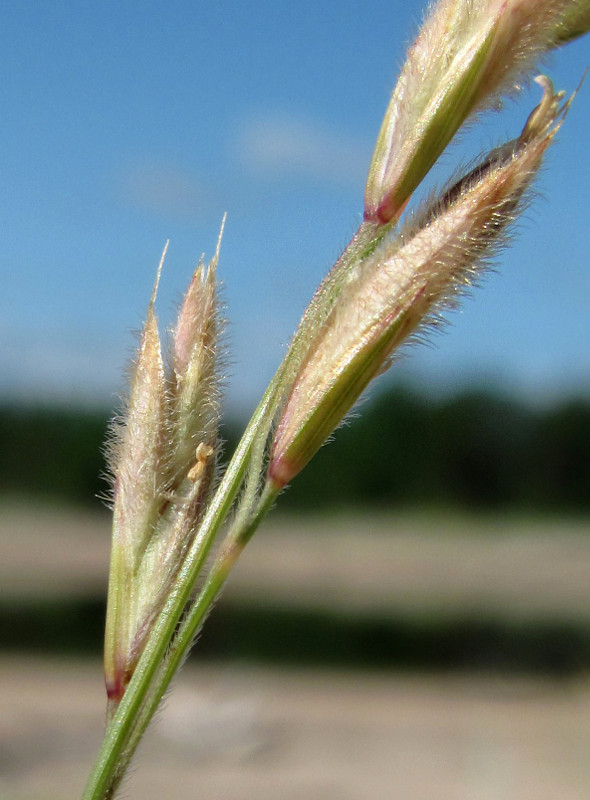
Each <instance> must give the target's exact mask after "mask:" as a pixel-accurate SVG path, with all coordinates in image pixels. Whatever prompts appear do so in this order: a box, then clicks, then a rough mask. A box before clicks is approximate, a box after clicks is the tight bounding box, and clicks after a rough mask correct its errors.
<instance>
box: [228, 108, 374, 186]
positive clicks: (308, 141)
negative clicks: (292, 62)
mask: <svg viewBox="0 0 590 800" xmlns="http://www.w3.org/2000/svg"><path fill="white" fill-rule="evenodd" d="M236 147H237V153H238V157H239V158H240V160H241V161H242V163H243V164H244V166H246V167H247V168H248V169H250V170H253V171H255V172H258V173H260V174H263V175H264V176H265V177H268V176H281V177H282V176H285V175H287V176H294V175H295V176H303V177H306V178H312V179H314V180H320V181H322V182H329V183H332V184H336V185H338V186H351V187H354V188H358V186H359V184H360V185H361V186H362V185H363V183H364V180H365V177H366V173H367V169H368V166H369V160H370V156H371V148H370V144H369V143H367V142H365V141H362V140H361V139H360V138H355V137H353V136H351V135H347V134H346V133H343V132H342V131H338V130H330V129H328V128H327V127H323V126H321V125H319V124H318V123H316V122H314V121H311V120H309V119H304V118H302V117H297V116H293V115H287V114H280V113H275V114H272V113H269V114H265V115H261V116H258V117H252V118H250V119H249V120H247V121H246V122H245V123H244V124H243V125H242V126H241V128H239V129H238V133H237V140H236Z"/></svg>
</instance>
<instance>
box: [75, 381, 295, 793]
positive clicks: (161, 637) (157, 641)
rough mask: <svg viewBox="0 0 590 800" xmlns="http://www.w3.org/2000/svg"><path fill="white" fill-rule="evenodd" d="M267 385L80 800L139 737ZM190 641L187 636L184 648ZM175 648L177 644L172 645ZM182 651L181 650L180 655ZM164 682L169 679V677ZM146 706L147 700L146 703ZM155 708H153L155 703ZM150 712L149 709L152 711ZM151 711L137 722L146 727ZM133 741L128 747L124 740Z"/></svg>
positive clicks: (269, 398) (243, 466)
mask: <svg viewBox="0 0 590 800" xmlns="http://www.w3.org/2000/svg"><path fill="white" fill-rule="evenodd" d="M280 373H281V369H279V371H278V372H277V376H275V379H273V381H272V382H271V384H270V386H269V387H268V389H267V391H266V393H265V395H264V397H263V399H262V401H261V403H260V405H259V406H258V408H257V410H256V411H255V413H254V416H253V417H252V419H251V420H250V423H249V425H248V427H247V428H246V431H245V432H244V435H243V437H242V440H241V442H240V444H239V445H238V448H237V450H236V452H235V454H234V457H233V458H232V460H231V462H230V464H229V466H228V468H227V471H226V473H225V475H224V477H223V480H222V481H221V483H220V485H219V488H218V490H217V492H216V493H215V496H214V498H213V501H212V503H211V505H210V506H209V508H208V510H207V513H206V515H205V517H204V518H203V522H202V524H201V526H200V528H199V531H198V534H197V536H196V538H195V541H194V542H193V544H192V546H191V548H190V550H189V552H188V553H187V556H186V559H185V561H184V563H183V566H182V568H181V569H180V571H179V573H178V576H177V578H176V581H175V584H174V587H173V588H172V590H171V593H170V595H169V598H168V600H167V602H166V605H165V606H164V608H163V610H162V612H161V613H160V615H159V617H158V619H157V620H156V623H155V625H154V629H153V631H152V633H151V634H150V637H149V639H148V642H147V644H146V647H145V650H144V652H143V654H142V656H141V658H140V660H139V662H138V665H137V668H136V669H135V672H134V674H133V677H132V678H131V681H130V682H129V685H128V686H127V689H126V691H125V694H124V695H123V698H122V700H121V702H120V704H119V707H118V708H117V710H116V712H115V713H114V715H113V717H112V720H111V722H110V724H109V726H108V728H107V730H106V733H105V738H104V741H103V744H102V747H101V750H100V753H99V756H98V759H97V761H96V764H95V767H94V770H93V772H92V774H91V776H90V778H89V781H88V784H87V785H86V789H85V791H84V794H83V795H82V800H108V798H111V797H113V796H114V792H115V790H116V788H117V786H118V784H119V782H120V780H121V778H122V777H123V774H124V772H125V769H126V768H127V766H128V764H129V761H130V759H131V756H132V755H133V751H134V749H135V747H136V746H137V743H138V742H139V738H140V736H137V737H136V736H134V728H135V726H136V724H137V722H138V720H139V717H140V715H141V716H145V715H144V714H142V708H143V707H144V705H145V703H146V698H148V696H149V694H150V688H151V685H152V683H153V682H154V680H155V679H156V676H157V673H158V671H159V670H160V668H161V665H162V663H163V661H164V658H165V656H166V651H167V650H168V647H169V645H170V642H171V641H172V639H173V637H174V633H175V631H176V628H177V625H178V623H179V620H180V619H181V617H182V614H183V612H184V610H185V608H186V606H187V603H188V602H189V600H190V596H191V593H192V591H193V588H194V585H195V583H196V581H197V578H198V576H199V573H200V571H201V568H202V566H203V564H204V562H205V560H206V558H207V555H208V554H209V551H210V549H211V546H212V545H213V542H214V540H215V537H216V535H217V533H218V531H219V529H220V527H221V525H222V524H223V522H224V521H225V519H226V517H227V515H228V513H229V511H230V509H231V506H232V504H233V501H234V499H235V496H236V494H237V492H238V490H239V488H240V486H241V484H242V481H243V478H244V475H245V474H246V471H247V468H248V463H249V459H250V452H251V449H252V444H253V442H254V441H255V439H256V437H257V435H258V434H259V433H260V429H262V432H263V433H264V431H265V430H267V428H268V426H269V424H270V423H269V421H268V420H269V417H270V418H272V416H273V414H274V411H275V405H276V386H277V380H276V378H277V377H278V376H279V374H280ZM189 646H190V640H188V641H187V643H186V646H185V649H187V648H188V647H189ZM175 649H176V648H175ZM183 656H184V652H182V653H181V657H183ZM168 682H169V681H168ZM149 705H150V706H151V704H149ZM154 710H155V707H154ZM152 713H153V712H152ZM150 717H151V714H149V715H148V717H147V719H146V720H145V724H143V726H142V732H143V730H145V727H147V722H149V718H150ZM131 739H133V741H134V742H135V744H134V746H133V747H132V748H131V747H130V745H129V743H130V741H131Z"/></svg>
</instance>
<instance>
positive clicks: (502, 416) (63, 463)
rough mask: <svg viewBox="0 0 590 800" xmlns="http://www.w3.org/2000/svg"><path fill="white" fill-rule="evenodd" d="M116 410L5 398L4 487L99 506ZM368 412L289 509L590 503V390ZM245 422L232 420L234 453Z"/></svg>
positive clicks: (290, 497) (583, 506)
mask: <svg viewBox="0 0 590 800" xmlns="http://www.w3.org/2000/svg"><path fill="white" fill-rule="evenodd" d="M109 417H110V413H109V412H108V411H104V412H101V411H90V410H84V409H75V408H48V407H46V408H42V407H37V408H31V407H24V406H21V407H17V406H16V405H14V404H8V403H5V404H3V405H2V406H0V493H1V494H2V495H3V496H7V495H13V496H14V495H16V496H21V497H31V496H36V497H38V498H40V499H43V500H55V501H59V502H67V503H73V504H78V505H91V504H95V505H98V504H99V502H100V501H99V499H98V497H99V496H104V495H105V494H106V493H107V489H108V487H107V483H106V482H105V480H104V472H105V464H104V458H103V450H104V441H105V435H106V429H107V422H108V419H109ZM358 417H359V418H358V419H354V420H352V422H351V424H350V425H347V426H345V427H344V428H343V429H341V430H339V431H338V432H337V434H336V435H335V441H334V442H332V443H331V444H330V445H329V446H327V447H324V448H323V449H322V450H321V451H320V453H319V454H318V455H317V456H316V458H315V459H314V460H313V461H312V463H311V464H310V465H309V466H308V467H307V469H306V470H305V471H304V472H303V473H302V474H301V475H300V476H299V477H298V478H297V480H296V481H295V482H294V485H293V487H292V488H291V489H289V491H288V492H286V494H285V497H284V498H283V499H282V501H281V507H282V508H283V509H289V508H290V509H296V510H297V511H304V510H310V511H315V510H320V509H326V510H327V509H329V508H331V507H335V506H339V507H342V506H343V505H359V506H363V505H364V506H370V507H372V508H375V507H381V508H386V507H393V506H395V507H401V506H424V505H429V504H436V505H437V506H445V507H449V508H455V507H461V508H472V509H474V510H488V509H489V510H504V509H507V510H508V509H510V510H552V511H568V512H574V513H583V512H586V511H588V510H590V400H585V399H584V400H582V399H570V400H563V401H561V402H560V403H559V404H556V405H553V406H552V407H550V408H532V407H530V406H527V405H526V404H524V403H523V402H519V401H517V400H515V399H514V398H506V397H504V396H501V395H499V394H498V393H494V392H492V391H489V390H477V391H475V390H472V391H468V392H462V393H461V394H458V395H456V396H454V397H451V398H445V399H442V400H441V399H433V398H429V397H427V396H425V394H423V393H419V392H418V391H416V390H412V389H411V388H408V387H394V388H388V389H387V390H386V391H383V390H382V391H381V392H380V393H379V394H377V395H376V396H375V397H374V398H373V399H372V400H371V401H367V402H365V403H364V404H363V405H362V407H361V409H360V413H359V415H358ZM239 432H240V426H239V425H238V424H235V423H232V424H229V425H228V426H227V427H226V428H225V429H224V437H225V439H226V440H227V443H226V447H225V450H226V453H227V454H229V453H231V451H232V449H233V446H234V445H235V443H236V441H237V437H238V434H239Z"/></svg>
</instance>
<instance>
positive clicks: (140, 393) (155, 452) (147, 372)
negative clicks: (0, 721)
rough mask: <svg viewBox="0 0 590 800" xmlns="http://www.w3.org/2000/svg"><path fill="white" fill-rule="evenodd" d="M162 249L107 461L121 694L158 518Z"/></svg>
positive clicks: (114, 658) (110, 634)
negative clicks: (140, 579)
mask: <svg viewBox="0 0 590 800" xmlns="http://www.w3.org/2000/svg"><path fill="white" fill-rule="evenodd" d="M166 249H167V245H166V248H165V249H164V253H163V254H162V259H161V261H160V265H159V267H158V273H157V278H156V283H155V286H154V290H153V292H152V297H151V300H150V303H149V306H148V311H147V316H146V322H145V325H144V328H143V331H142V333H141V339H140V345H139V351H138V354H137V358H136V361H135V364H134V366H133V369H132V374H131V389H130V393H129V400H128V403H127V409H126V415H125V418H124V420H123V421H120V422H117V423H116V425H115V426H114V427H113V441H112V442H111V445H110V448H109V451H110V457H109V462H110V464H109V466H110V470H111V473H112V475H113V479H114V486H113V537H112V544H111V566H110V575H109V597H108V606H107V620H106V632H105V681H106V686H107V694H108V696H109V698H113V697H120V696H121V695H122V692H123V689H124V686H125V685H126V683H127V681H128V679H129V677H130V661H131V660H132V659H130V652H131V651H132V642H133V639H134V637H135V632H136V631H135V628H136V624H137V601H138V590H137V585H136V581H135V575H136V572H137V570H138V568H139V565H140V563H141V558H142V556H143V554H144V553H145V550H146V548H147V546H148V544H149V542H150V540H151V537H152V535H153V532H154V530H155V526H156V523H157V521H158V515H159V511H160V507H161V503H162V497H163V492H164V480H165V477H164V476H165V469H164V464H165V459H166V450H167V441H166V438H167V437H166V429H167V424H166V376H165V370H164V363H163V359H162V349H161V345H160V336H159V333H158V320H157V317H156V313H155V309H154V304H155V300H156V293H157V288H158V282H159V279H160V274H161V270H162V264H163V262H164V257H165V255H166Z"/></svg>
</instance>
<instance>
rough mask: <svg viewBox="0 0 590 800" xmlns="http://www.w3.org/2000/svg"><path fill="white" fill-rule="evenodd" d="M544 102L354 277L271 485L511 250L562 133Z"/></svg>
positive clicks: (299, 396)
mask: <svg viewBox="0 0 590 800" xmlns="http://www.w3.org/2000/svg"><path fill="white" fill-rule="evenodd" d="M541 83H542V85H543V88H544V92H545V93H544V98H543V101H542V102H541V104H540V105H539V106H538V107H537V109H535V111H534V112H533V114H531V116H530V118H529V120H528V122H527V125H526V126H525V128H524V130H523V132H522V134H521V136H520V137H519V138H518V139H517V140H515V141H514V142H511V143H509V144H507V145H505V146H504V147H502V148H498V149H497V150H496V151H494V152H493V153H491V154H490V156H488V158H486V159H485V160H484V161H483V162H482V163H481V164H480V165H479V166H478V167H476V168H475V169H473V170H472V171H471V172H470V173H469V174H468V175H467V176H465V177H464V178H463V179H461V180H460V181H459V182H457V183H456V184H455V185H453V186H452V187H450V188H449V189H448V190H447V191H446V192H444V193H443V194H442V195H441V196H440V198H438V199H436V200H435V201H434V202H431V203H430V204H428V205H427V206H426V207H425V208H423V209H422V210H421V211H420V212H419V213H418V215H417V216H416V218H415V219H414V220H412V221H411V223H410V224H409V225H408V226H407V227H406V228H405V229H403V230H402V231H401V233H400V234H399V235H398V236H394V235H393V234H392V233H391V234H390V235H388V236H385V237H384V238H383V239H382V240H381V241H380V242H379V243H378V244H377V246H376V247H375V249H374V250H373V251H372V252H370V253H369V254H368V255H367V256H366V257H365V258H364V259H362V260H361V262H360V263H359V264H358V266H357V269H356V270H354V271H351V273H350V275H349V280H348V282H347V284H346V285H345V286H344V288H343V289H342V291H341V293H340V295H339V297H338V301H337V303H335V305H334V309H333V311H332V314H331V316H330V317H329V319H328V320H327V322H326V324H325V325H324V327H323V328H322V330H321V331H320V333H319V335H318V336H317V338H316V340H315V341H314V342H312V343H311V345H310V347H309V348H308V352H307V357H306V360H305V362H304V364H303V366H302V367H301V369H300V372H299V374H298V376H297V378H296V380H295V383H294V387H293V390H292V392H291V395H290V397H289V399H288V402H287V404H286V406H285V409H284V411H283V413H282V416H281V420H280V422H279V425H278V428H277V432H276V435H275V440H274V445H273V454H272V458H271V464H270V472H269V474H270V476H271V478H272V479H273V480H274V481H275V483H277V484H278V485H283V484H284V483H286V482H288V481H289V480H291V478H292V477H293V475H295V474H296V473H297V472H298V471H299V470H300V469H301V468H302V467H303V466H304V465H305V464H306V463H307V461H308V460H309V458H311V456H312V455H313V454H314V453H315V451H316V450H317V449H318V447H319V446H320V445H321V444H322V443H323V442H324V441H325V439H326V438H327V436H328V435H329V434H330V432H331V431H332V430H333V429H334V427H335V426H336V425H337V424H338V422H339V420H340V419H341V418H342V417H343V415H344V414H345V413H346V412H347V411H348V409H349V408H350V407H351V406H352V404H353V403H354V402H355V401H356V399H357V398H358V397H359V395H360V393H361V392H362V391H363V389H364V388H365V387H366V385H367V384H368V383H369V381H370V380H371V379H372V378H374V377H375V376H376V375H378V374H379V373H380V372H382V371H383V369H384V368H385V366H386V365H387V363H388V359H389V357H390V355H391V353H392V351H393V350H394V349H395V348H397V347H398V346H399V345H400V344H401V343H402V342H404V341H405V340H406V339H407V337H408V336H409V335H411V334H412V333H414V332H415V331H416V330H417V329H418V327H419V326H420V325H422V324H423V322H424V321H428V320H429V319H430V318H431V315H432V314H433V313H434V314H439V313H440V310H441V308H443V307H445V306H448V305H452V304H453V303H455V302H456V299H457V296H458V295H459V294H460V293H461V292H463V291H465V289H466V288H469V287H470V286H471V284H472V283H473V280H474V278H475V277H476V276H477V275H478V274H479V272H480V271H481V269H482V266H483V265H485V264H486V263H487V261H488V260H489V258H490V257H492V256H493V255H494V253H495V251H496V250H497V248H498V247H499V246H500V245H501V243H502V235H503V233H504V231H505V230H506V228H507V226H509V225H510V223H511V222H512V221H513V219H514V218H515V215H516V214H517V212H518V211H519V208H520V206H521V204H522V200H523V196H524V193H525V192H526V189H527V188H528V186H529V185H530V183H531V180H532V178H533V177H534V175H535V174H536V172H537V171H538V169H539V167H540V164H541V161H542V157H543V155H544V153H545V150H546V149H547V147H548V146H549V144H550V143H551V141H552V139H553V137H554V135H555V132H556V130H557V128H558V127H559V121H558V119H559V116H560V114H561V113H562V112H564V111H565V110H566V109H565V108H564V109H562V110H561V111H560V110H559V108H558V105H559V100H560V99H561V98H562V94H557V95H555V94H554V93H553V91H552V86H551V84H550V81H548V79H546V78H542V79H541Z"/></svg>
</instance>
